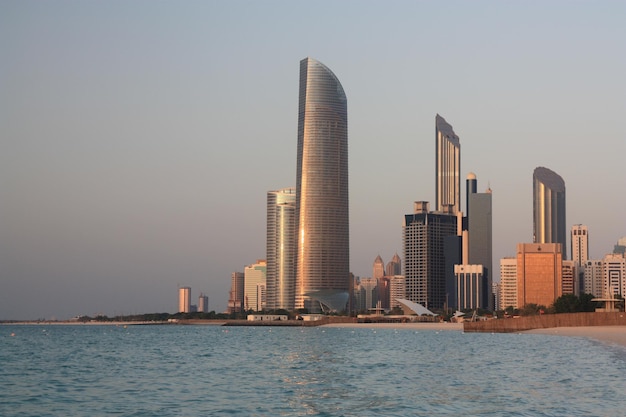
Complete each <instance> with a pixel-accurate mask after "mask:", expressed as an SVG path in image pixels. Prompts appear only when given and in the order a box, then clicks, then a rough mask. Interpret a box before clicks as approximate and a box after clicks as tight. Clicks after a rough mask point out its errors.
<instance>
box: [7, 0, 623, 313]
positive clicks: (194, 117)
mask: <svg viewBox="0 0 626 417" xmlns="http://www.w3.org/2000/svg"><path fill="white" fill-rule="evenodd" d="M625 19H626V2H623V1H614V2H610V1H569V0H568V1H549V2H544V1H472V2H468V1H429V2H427V1H391V2H388V1H384V2H383V1H375V2H374V1H360V0H359V1H316V2H311V1H306V2H305V1H132V2H128V1H100V2H93V1H88V2H85V1H50V2H41V1H22V0H20V1H0V56H1V63H0V144H1V149H0V319H36V318H59V319H64V318H69V317H72V316H74V315H78V314H87V315H94V314H97V313H103V314H106V315H117V314H134V313H150V312H175V311H176V309H177V287H178V286H182V285H186V286H190V287H191V288H192V301H193V302H194V303H195V302H196V300H197V297H198V295H199V293H200V291H202V292H204V293H205V294H207V295H208V296H209V307H210V309H211V310H215V311H218V312H221V311H223V310H224V309H225V308H226V301H227V299H228V290H229V287H230V274H231V272H232V271H243V268H244V266H245V265H248V264H251V263H254V262H255V261H256V260H257V259H263V258H264V257H265V216H266V206H265V204H266V193H267V191H268V190H273V189H278V188H283V187H288V186H295V180H296V178H295V176H296V142H297V117H298V115H297V105H298V77H299V61H300V60H301V59H302V58H304V57H307V56H310V57H313V58H315V59H318V60H320V61H321V62H323V63H324V64H325V65H327V66H328V67H329V68H330V69H331V70H332V71H333V72H334V73H335V75H336V76H337V77H338V78H339V80H340V81H341V83H342V85H343V87H344V90H345V92H346V95H347V97H348V123H349V149H350V150H349V152H350V155H349V160H350V166H349V172H350V213H351V221H350V231H351V242H352V243H351V269H352V271H353V272H354V273H355V274H356V275H359V276H371V273H372V264H373V262H374V259H375V258H376V256H377V255H379V254H380V255H381V257H382V258H383V260H384V261H385V263H386V262H388V261H389V260H390V259H391V257H392V256H393V254H394V253H395V252H398V254H399V255H400V257H403V254H402V237H401V236H402V227H401V226H402V218H403V215H404V214H406V213H410V212H412V210H413V201H415V200H428V201H431V203H432V202H433V200H434V197H435V195H434V194H435V158H434V154H435V115H436V114H437V113H439V114H441V115H442V116H443V117H444V118H445V119H446V120H447V121H448V122H449V123H450V124H452V126H453V127H454V130H455V132H456V134H457V135H459V137H460V141H461V159H462V162H461V167H462V172H463V174H462V179H463V183H462V187H463V188H464V187H465V176H466V175H467V173H469V172H474V173H475V174H476V175H477V177H478V190H479V191H481V192H482V191H484V190H485V189H486V188H487V187H488V186H490V187H491V188H492V190H493V227H494V254H493V255H494V268H495V269H496V270H497V269H498V265H499V259H500V258H501V257H503V256H513V255H514V254H515V247H516V244H517V243H518V242H531V241H532V173H533V170H534V168H535V167H537V166H545V167H548V168H550V169H552V170H553V171H555V172H557V173H558V174H560V175H561V176H562V177H563V179H564V181H565V184H566V188H567V227H568V233H569V228H570V227H571V225H573V224H579V223H582V224H586V225H587V226H588V228H589V233H590V253H591V256H592V257H593V258H599V257H602V256H603V255H604V254H606V253H608V252H611V251H612V249H613V245H614V244H615V243H616V242H617V240H618V239H619V238H620V237H622V236H626V217H625V216H624V207H625V205H626V176H625V175H624V166H625V165H626V164H625V163H624V158H625V156H626V128H625V116H626V25H625V24H624V22H625ZM463 198H464V197H463ZM498 275H499V274H498V273H497V272H496V279H497V278H498Z"/></svg>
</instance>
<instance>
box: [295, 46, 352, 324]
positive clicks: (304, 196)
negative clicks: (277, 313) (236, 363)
mask: <svg viewBox="0 0 626 417" xmlns="http://www.w3.org/2000/svg"><path fill="white" fill-rule="evenodd" d="M296 222H297V223H296V224H297V225H298V232H297V255H296V294H295V308H296V309H301V308H306V309H308V310H309V312H319V311H321V310H325V311H342V310H345V309H346V304H347V301H348V298H349V291H350V241H349V238H350V233H349V211H348V110H347V100H346V95H345V93H344V91H343V87H342V86H341V83H340V82H339V80H338V79H337V77H336V76H335V74H333V73H332V71H331V70H330V69H328V68H327V67H326V66H325V65H324V64H322V63H321V62H319V61H316V60H314V59H311V58H305V59H303V60H302V61H300V99H299V108H298V159H297V178H296Z"/></svg>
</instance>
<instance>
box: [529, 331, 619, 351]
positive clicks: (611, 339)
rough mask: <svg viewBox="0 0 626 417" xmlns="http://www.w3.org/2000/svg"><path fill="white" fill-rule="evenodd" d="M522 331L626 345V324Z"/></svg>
mask: <svg viewBox="0 0 626 417" xmlns="http://www.w3.org/2000/svg"><path fill="white" fill-rule="evenodd" d="M520 333H528V334H547V335H554V336H567V337H586V338H588V339H595V340H598V341H601V342H605V343H612V344H617V345H621V346H624V347H626V326H579V327H552V328H545V329H533V330H526V331H523V332H520Z"/></svg>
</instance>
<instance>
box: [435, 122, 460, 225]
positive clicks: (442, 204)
mask: <svg viewBox="0 0 626 417" xmlns="http://www.w3.org/2000/svg"><path fill="white" fill-rule="evenodd" d="M435 137H436V142H437V147H436V163H435V175H436V178H437V184H436V188H435V201H436V204H435V211H439V212H445V213H452V214H456V213H457V212H459V211H461V143H460V142H459V137H458V136H457V135H456V134H455V133H454V130H452V126H450V125H449V124H448V123H447V122H446V120H445V119H444V118H443V117H441V116H439V115H437V116H436V117H435Z"/></svg>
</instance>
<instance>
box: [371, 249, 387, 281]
mask: <svg viewBox="0 0 626 417" xmlns="http://www.w3.org/2000/svg"><path fill="white" fill-rule="evenodd" d="M384 276H385V263H384V262H383V258H381V257H380V255H378V256H377V257H376V259H374V265H372V278H375V279H378V278H382V277H384Z"/></svg>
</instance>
